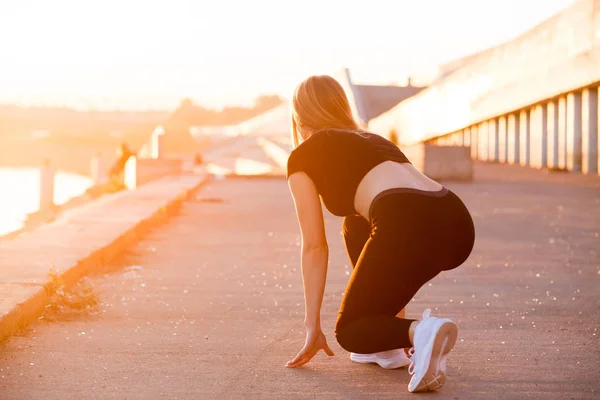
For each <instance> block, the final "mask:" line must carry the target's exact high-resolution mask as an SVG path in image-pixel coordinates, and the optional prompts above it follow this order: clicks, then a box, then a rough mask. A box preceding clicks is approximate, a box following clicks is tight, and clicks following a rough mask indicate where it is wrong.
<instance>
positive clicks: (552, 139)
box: [546, 100, 559, 169]
mask: <svg viewBox="0 0 600 400" xmlns="http://www.w3.org/2000/svg"><path fill="white" fill-rule="evenodd" d="M547 111H548V112H547V115H548V119H547V124H546V126H547V128H548V140H547V143H548V154H547V156H548V159H547V161H548V164H547V165H548V168H549V169H557V168H558V164H559V162H558V153H559V152H558V134H559V129H558V123H559V118H558V100H551V101H550V102H548V107H547Z"/></svg>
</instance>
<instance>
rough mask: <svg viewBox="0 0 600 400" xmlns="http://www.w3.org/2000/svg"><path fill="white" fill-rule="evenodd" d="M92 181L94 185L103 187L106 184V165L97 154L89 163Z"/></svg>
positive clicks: (103, 159) (100, 155)
mask: <svg viewBox="0 0 600 400" xmlns="http://www.w3.org/2000/svg"><path fill="white" fill-rule="evenodd" d="M91 172H92V181H93V182H94V184H96V185H104V184H105V183H107V182H108V165H107V163H106V159H105V158H104V157H103V156H102V154H100V153H98V154H96V155H95V156H94V157H93V158H92V162H91Z"/></svg>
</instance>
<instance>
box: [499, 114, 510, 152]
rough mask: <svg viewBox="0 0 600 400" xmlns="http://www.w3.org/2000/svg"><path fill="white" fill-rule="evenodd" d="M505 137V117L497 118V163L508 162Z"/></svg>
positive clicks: (506, 129)
mask: <svg viewBox="0 0 600 400" xmlns="http://www.w3.org/2000/svg"><path fill="white" fill-rule="evenodd" d="M507 136H508V124H507V121H506V116H502V117H499V118H498V161H499V162H501V163H505V162H506V161H507V160H508V147H507V145H506V141H507Z"/></svg>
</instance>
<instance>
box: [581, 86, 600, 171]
mask: <svg viewBox="0 0 600 400" xmlns="http://www.w3.org/2000/svg"><path fill="white" fill-rule="evenodd" d="M582 103H583V110H582V129H581V130H582V132H581V134H582V138H581V139H582V141H581V147H582V149H581V150H582V152H581V161H582V163H581V171H582V172H583V173H584V174H595V173H598V172H599V171H600V168H599V165H598V164H599V162H598V154H599V153H600V148H599V146H600V142H599V141H598V130H599V126H598V114H600V109H599V107H598V88H597V87H595V88H587V89H585V90H584V91H583V94H582Z"/></svg>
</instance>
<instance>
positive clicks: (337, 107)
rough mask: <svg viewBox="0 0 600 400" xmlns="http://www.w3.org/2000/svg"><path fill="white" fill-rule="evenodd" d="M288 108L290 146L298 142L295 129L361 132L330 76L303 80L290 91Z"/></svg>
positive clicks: (344, 95) (339, 88)
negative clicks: (290, 111) (329, 129)
mask: <svg viewBox="0 0 600 400" xmlns="http://www.w3.org/2000/svg"><path fill="white" fill-rule="evenodd" d="M292 105H293V110H292V139H293V142H294V147H297V146H298V144H299V143H300V139H299V133H298V128H299V127H300V128H302V129H305V130H307V131H310V132H316V131H319V130H323V129H327V128H345V129H350V130H357V131H358V130H360V129H361V127H360V125H359V123H358V122H356V120H355V119H354V116H353V115H352V109H351V108H350V102H348V97H346V93H345V92H344V89H343V88H342V85H340V84H339V82H338V81H336V80H335V79H333V78H332V77H331V76H328V75H313V76H310V77H308V78H307V79H305V80H304V81H303V82H302V83H300V84H299V85H298V87H297V88H296V90H295V91H294V99H293V102H292Z"/></svg>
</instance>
